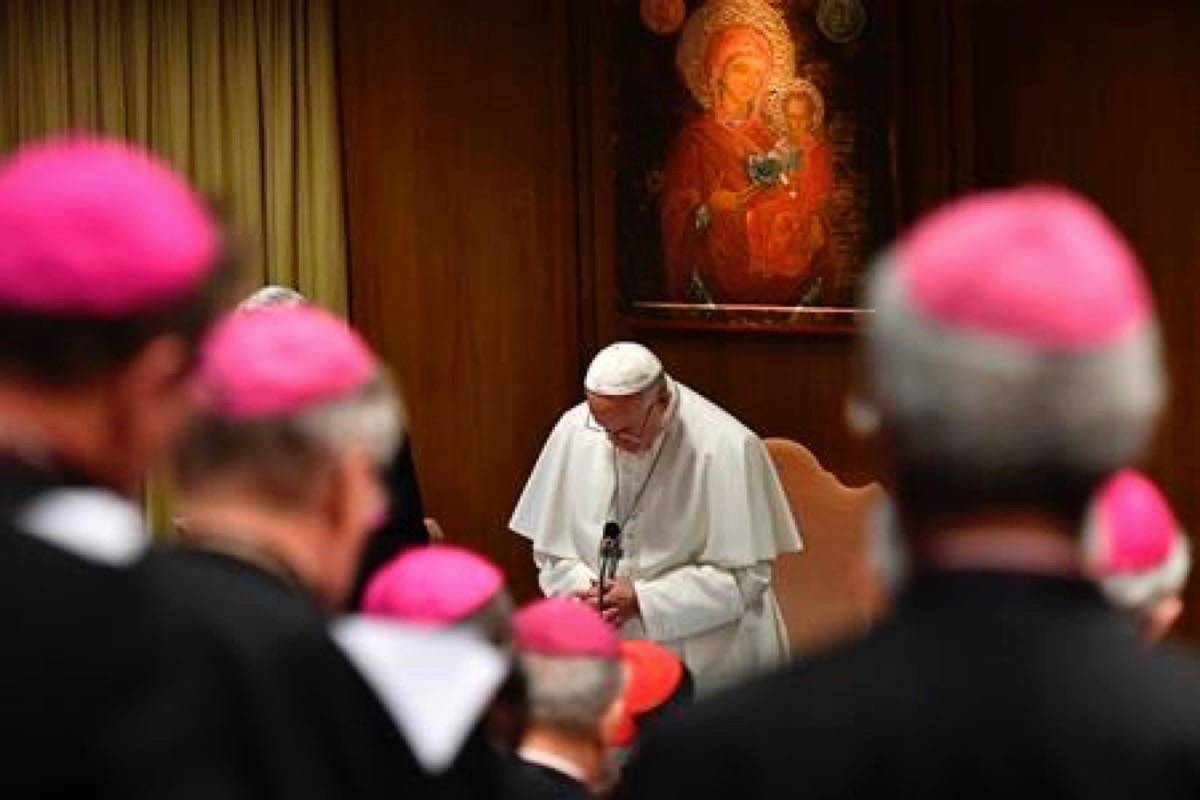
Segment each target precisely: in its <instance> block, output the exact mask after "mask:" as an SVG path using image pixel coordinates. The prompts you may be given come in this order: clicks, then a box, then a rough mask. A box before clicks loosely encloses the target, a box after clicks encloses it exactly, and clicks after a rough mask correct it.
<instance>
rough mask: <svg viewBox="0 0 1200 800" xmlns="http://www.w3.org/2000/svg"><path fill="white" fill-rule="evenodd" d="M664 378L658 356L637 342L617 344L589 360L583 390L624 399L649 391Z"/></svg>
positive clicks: (611, 345)
mask: <svg viewBox="0 0 1200 800" xmlns="http://www.w3.org/2000/svg"><path fill="white" fill-rule="evenodd" d="M662 374H663V365H662V362H661V361H659V360H658V356H656V355H654V353H652V352H650V350H649V349H648V348H646V347H644V346H643V345H640V344H637V343H636V342H616V343H615V344H610V345H609V346H608V347H606V348H604V349H603V350H601V351H600V352H599V353H597V354H596V357H595V358H593V359H592V363H591V365H590V366H589V367H588V371H587V375H586V376H585V377H584V380H583V387H584V388H585V389H586V390H587V391H589V392H591V393H592V394H602V395H614V396H618V397H623V396H627V395H633V394H638V393H640V392H643V391H645V390H646V389H648V388H650V386H651V385H653V383H654V382H655V381H656V380H658V379H659V377H661V376H662Z"/></svg>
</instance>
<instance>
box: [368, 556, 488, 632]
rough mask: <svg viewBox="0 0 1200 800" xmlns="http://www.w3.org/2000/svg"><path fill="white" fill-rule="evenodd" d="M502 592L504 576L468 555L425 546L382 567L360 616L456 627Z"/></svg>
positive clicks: (479, 558) (483, 561)
mask: <svg viewBox="0 0 1200 800" xmlns="http://www.w3.org/2000/svg"><path fill="white" fill-rule="evenodd" d="M503 588H504V575H503V573H501V572H500V570H499V569H498V568H497V567H496V566H495V565H493V564H492V563H491V562H490V561H488V560H487V559H485V558H483V557H482V556H479V555H476V554H475V553H472V552H471V551H469V550H464V549H463V548H461V547H453V546H450V545H430V546H428V547H417V548H413V549H412V550H408V551H405V552H404V553H401V554H400V555H399V556H397V557H396V558H395V559H393V560H392V561H391V562H390V563H388V564H387V565H385V566H384V567H382V568H381V569H380V570H379V571H378V572H377V573H375V576H374V577H373V578H371V582H370V583H369V584H367V591H366V593H365V595H364V597H363V611H364V612H366V613H367V614H370V615H373V616H381V617H391V618H393V619H399V620H405V621H408V622H414V623H418V624H423V625H431V626H437V627H441V626H450V625H455V624H458V623H460V622H462V621H464V620H466V619H467V618H468V617H470V616H471V615H472V614H475V613H476V612H478V611H480V610H481V609H483V607H484V606H486V605H487V604H488V603H489V602H491V601H492V600H493V599H494V598H495V597H496V595H497V594H499V592H500V591H501V590H502V589H503Z"/></svg>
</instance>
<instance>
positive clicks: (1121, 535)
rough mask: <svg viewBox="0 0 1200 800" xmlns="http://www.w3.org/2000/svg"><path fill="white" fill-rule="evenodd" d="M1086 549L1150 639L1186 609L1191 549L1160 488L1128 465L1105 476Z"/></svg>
mask: <svg viewBox="0 0 1200 800" xmlns="http://www.w3.org/2000/svg"><path fill="white" fill-rule="evenodd" d="M1084 549H1085V552H1086V561H1085V563H1086V564H1087V566H1088V568H1089V570H1090V572H1091V573H1092V574H1093V575H1094V576H1095V578H1096V579H1097V580H1098V581H1099V582H1100V586H1101V587H1102V588H1103V589H1104V593H1105V594H1106V595H1107V596H1108V599H1109V600H1111V601H1112V603H1113V604H1114V605H1115V606H1117V607H1118V608H1120V609H1122V610H1124V611H1126V612H1127V613H1129V614H1131V615H1133V617H1134V618H1135V620H1136V621H1137V623H1138V624H1139V626H1140V627H1141V629H1142V631H1143V633H1144V634H1145V635H1146V637H1147V638H1149V639H1152V640H1153V639H1159V638H1161V637H1162V636H1163V635H1165V634H1166V633H1167V631H1168V630H1169V629H1170V627H1171V625H1173V624H1174V623H1175V621H1176V620H1177V619H1178V618H1179V615H1180V614H1181V613H1182V612H1183V597H1182V595H1183V586H1184V584H1185V583H1186V582H1187V576H1188V572H1189V571H1190V569H1191V553H1190V548H1189V546H1188V540H1187V537H1186V536H1185V535H1184V534H1183V531H1182V530H1181V529H1180V527H1179V523H1178V522H1177V521H1176V518H1175V514H1174V513H1173V512H1172V511H1171V507H1170V505H1169V504H1168V503H1167V499H1166V497H1164V496H1163V494H1162V492H1160V491H1159V490H1158V487H1156V486H1155V485H1154V484H1153V483H1151V482H1150V480H1149V479H1147V478H1146V477H1145V476H1144V475H1141V474H1140V473H1137V472H1134V471H1133V470H1127V469H1126V470H1121V471H1120V472H1118V473H1117V474H1116V475H1114V476H1113V477H1112V478H1110V479H1109V480H1108V481H1106V482H1105V483H1104V485H1103V486H1102V487H1101V488H1100V491H1099V492H1098V493H1097V495H1096V497H1095V500H1094V501H1093V502H1092V505H1091V508H1089V509H1088V515H1087V522H1086V525H1085V527H1084Z"/></svg>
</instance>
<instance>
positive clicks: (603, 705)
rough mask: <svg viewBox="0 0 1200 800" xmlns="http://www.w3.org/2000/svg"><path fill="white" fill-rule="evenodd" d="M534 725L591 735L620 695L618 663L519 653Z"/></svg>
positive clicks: (576, 734)
mask: <svg viewBox="0 0 1200 800" xmlns="http://www.w3.org/2000/svg"><path fill="white" fill-rule="evenodd" d="M520 658H521V666H522V667H523V668H524V670H525V675H526V677H527V679H528V683H529V688H528V691H529V716H530V721H531V722H532V723H533V724H534V725H544V726H545V727H547V728H550V729H552V730H555V731H558V732H560V733H564V734H567V735H569V736H576V737H591V736H595V735H596V734H597V732H598V730H599V727H600V722H601V720H603V719H604V715H605V714H606V713H607V712H608V710H609V709H610V708H611V707H612V704H613V703H614V702H616V700H617V697H618V696H619V695H620V693H621V684H622V672H621V662H620V661H610V660H607V659H602V658H568V657H552V656H544V655H538V654H536V653H522V654H521V656H520Z"/></svg>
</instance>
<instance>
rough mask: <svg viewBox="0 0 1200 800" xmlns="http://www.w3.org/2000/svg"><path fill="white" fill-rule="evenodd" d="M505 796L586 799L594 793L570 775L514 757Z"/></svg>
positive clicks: (514, 799) (540, 799) (517, 799)
mask: <svg viewBox="0 0 1200 800" xmlns="http://www.w3.org/2000/svg"><path fill="white" fill-rule="evenodd" d="M505 796H506V797H508V798H511V800H586V798H589V797H591V796H592V794H591V793H590V792H589V791H588V790H587V787H586V786H584V785H583V784H582V783H580V782H579V781H577V780H575V779H574V778H572V777H571V776H570V775H566V774H564V773H562V772H559V771H558V770H556V769H551V768H550V767H544V766H542V765H541V764H532V763H530V762H528V761H524V760H522V759H520V758H513V759H511V760H510V764H509V774H508V791H507V792H506V795H505Z"/></svg>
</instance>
